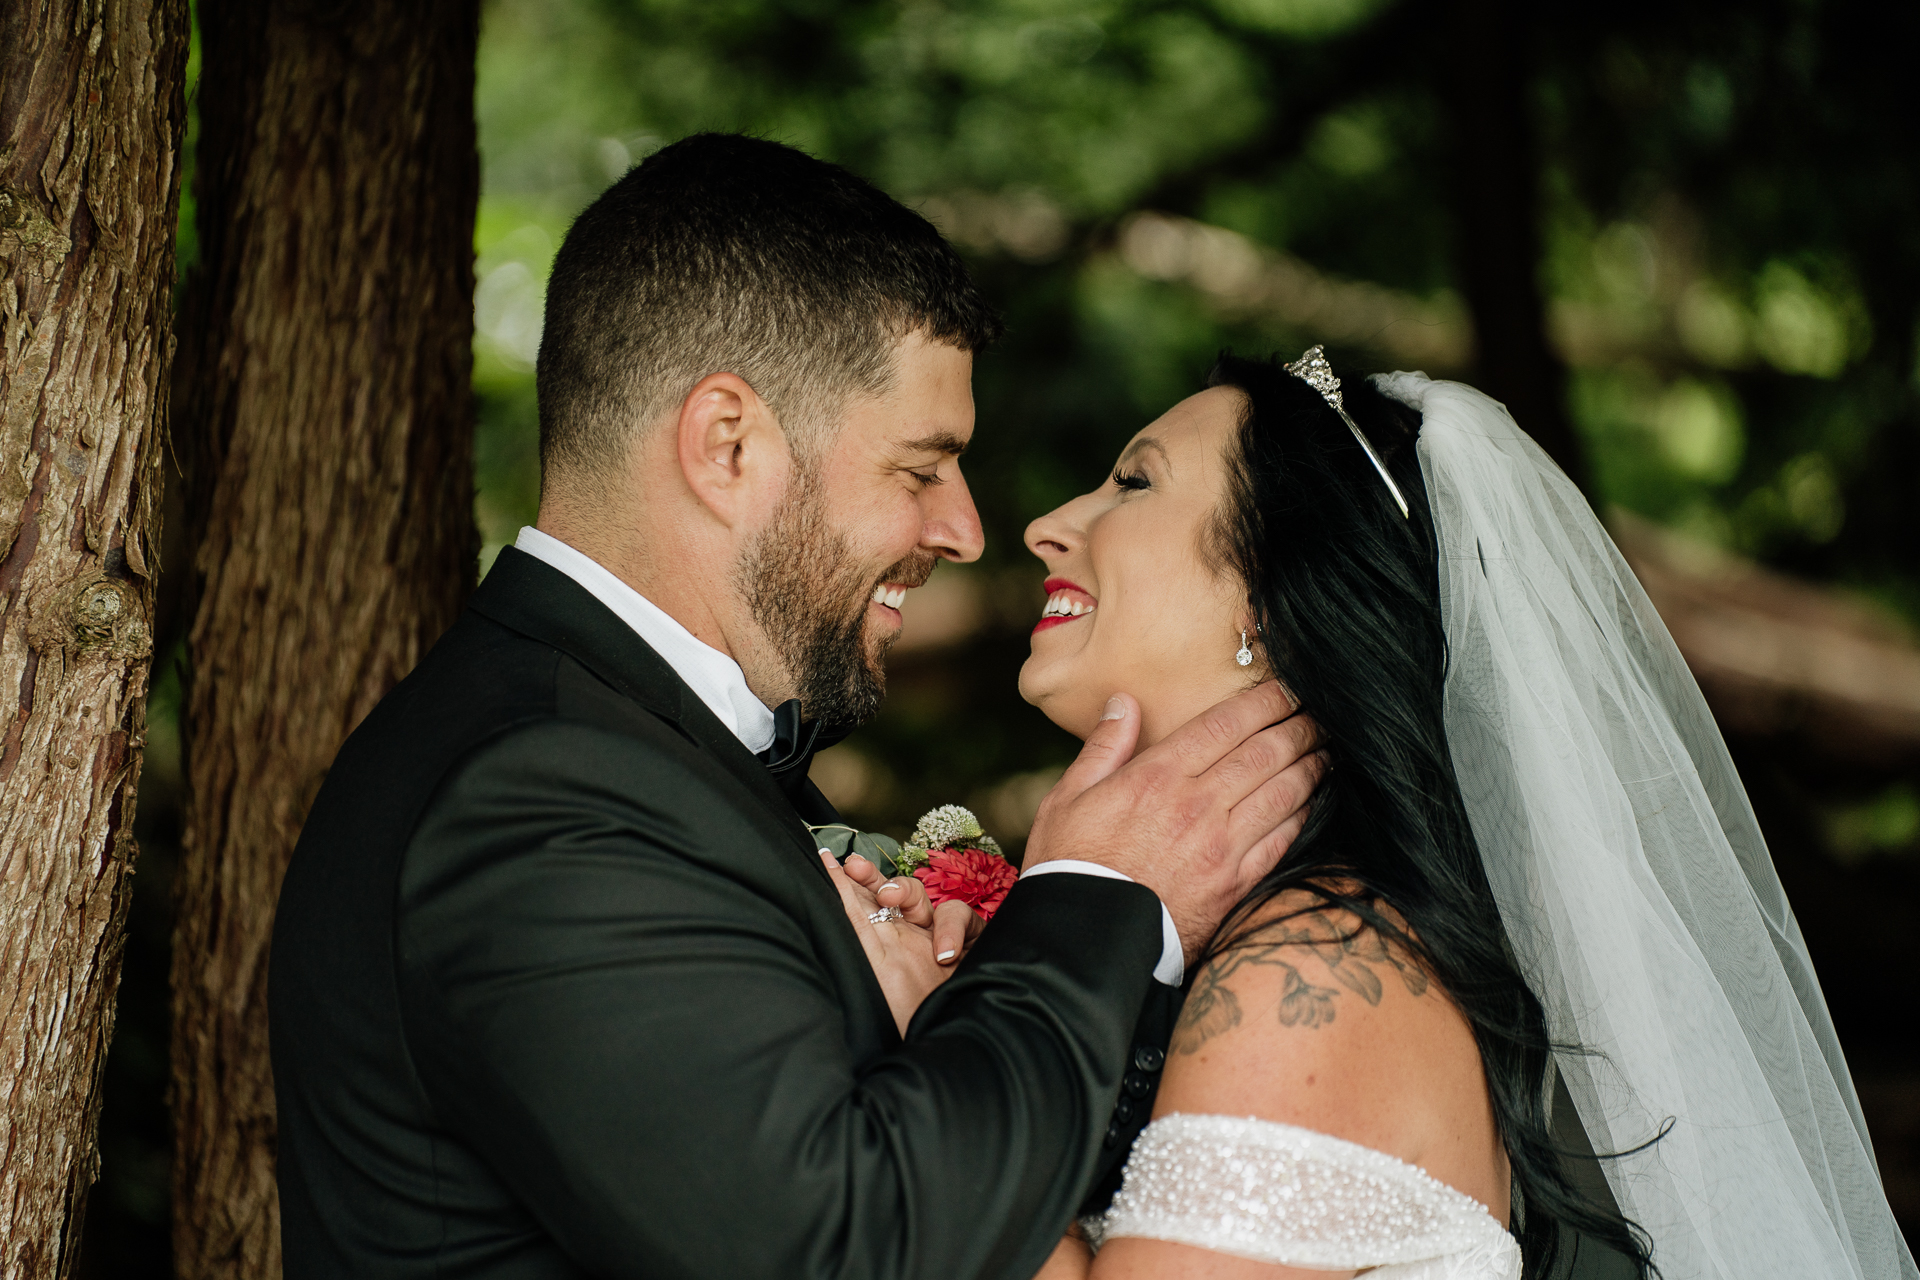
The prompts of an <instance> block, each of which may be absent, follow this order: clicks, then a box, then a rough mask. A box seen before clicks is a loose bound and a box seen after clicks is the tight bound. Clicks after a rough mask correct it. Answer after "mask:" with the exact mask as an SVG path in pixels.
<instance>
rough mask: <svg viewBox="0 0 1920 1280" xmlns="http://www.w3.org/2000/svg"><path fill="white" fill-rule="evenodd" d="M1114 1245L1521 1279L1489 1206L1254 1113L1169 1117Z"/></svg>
mask: <svg viewBox="0 0 1920 1280" xmlns="http://www.w3.org/2000/svg"><path fill="white" fill-rule="evenodd" d="M1100 1228H1101V1229H1100V1231H1099V1235H1100V1237H1101V1238H1102V1239H1103V1240H1107V1241H1110V1240H1114V1239H1117V1238H1119V1237H1123V1236H1141V1237H1146V1238H1149V1239H1154V1240H1169V1241H1174V1242H1176V1243H1179V1244H1187V1245H1194V1246H1196V1247H1198V1248H1202V1249H1211V1250H1213V1251H1215V1252H1218V1253H1228V1254H1233V1255H1236V1256H1238V1257H1242V1258H1251V1259H1254V1260H1256V1261H1260V1262H1271V1263H1276V1264H1280V1265H1284V1266H1293V1267H1306V1268H1313V1269H1319V1270H1329V1271H1345V1270H1360V1269H1363V1268H1380V1269H1379V1270H1377V1271H1373V1272H1371V1273H1370V1280H1519V1276H1520V1250H1519V1246H1518V1244H1517V1243H1516V1242H1515V1241H1514V1238H1513V1236H1512V1235H1510V1234H1509V1233H1508V1232H1507V1230H1506V1228H1504V1227H1502V1226H1501V1225H1500V1223H1499V1221H1498V1220H1497V1219H1495V1218H1494V1217H1493V1215H1492V1214H1490V1213H1488V1212H1487V1209H1486V1206H1484V1205H1482V1204H1481V1203H1480V1202H1479V1201H1477V1200H1475V1199H1473V1198H1472V1197H1471V1196H1468V1195H1466V1194H1465V1193H1463V1192H1460V1191H1456V1190H1455V1189H1454V1188H1452V1187H1449V1186H1447V1185H1446V1184H1445V1183H1442V1182H1439V1181H1437V1180H1435V1179H1434V1178H1432V1177H1431V1176H1429V1175H1428V1174H1427V1173H1426V1172H1425V1171H1424V1170H1422V1169H1419V1168H1416V1167H1415V1166H1413V1165H1410V1164H1407V1163H1405V1162H1404V1161H1401V1160H1398V1159H1396V1158H1394V1157H1393V1156H1390V1155H1387V1154H1386V1153H1385V1152H1381V1151H1375V1150H1373V1149H1372V1148H1370V1147H1363V1146H1360V1145H1358V1144H1356V1143H1352V1142H1348V1141H1346V1140H1344V1139H1341V1138H1335V1137H1331V1136H1329V1135H1327V1134H1324V1133H1316V1132H1314V1131H1313V1130H1310V1129H1302V1128H1298V1127H1296V1126H1293V1125H1285V1124H1277V1123H1275V1122H1273V1121H1270V1120H1260V1119H1255V1118H1252V1117H1244V1118H1243V1117H1239V1116H1218V1115H1184V1114H1179V1113H1176V1114H1173V1115H1168V1116H1162V1117H1161V1118H1160V1119H1158V1120H1156V1121H1154V1122H1153V1123H1152V1124H1150V1125H1148V1126H1147V1128H1146V1131H1145V1132H1144V1133H1142V1134H1141V1135H1140V1140H1139V1142H1138V1143H1136V1144H1135V1146H1134V1149H1133V1154H1132V1156H1131V1157H1130V1158H1129V1159H1128V1162H1127V1172H1126V1182H1125V1184H1124V1185H1123V1186H1122V1188H1121V1190H1120V1193H1119V1195H1117V1196H1116V1197H1115V1198H1114V1202H1113V1207H1112V1208H1111V1209H1110V1210H1109V1211H1108V1212H1107V1215H1106V1218H1105V1220H1104V1221H1103V1222H1102V1223H1101V1224H1100Z"/></svg>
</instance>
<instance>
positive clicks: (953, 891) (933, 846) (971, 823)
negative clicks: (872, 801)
mask: <svg viewBox="0 0 1920 1280" xmlns="http://www.w3.org/2000/svg"><path fill="white" fill-rule="evenodd" d="M808 830H810V831H812V832H813V835H814V838H815V839H816V840H818V841H819V842H820V845H819V847H820V848H822V849H828V850H831V851H832V852H833V856H834V857H836V858H838V859H840V861H842V862H845V861H846V860H847V859H848V858H849V857H851V856H853V855H854V854H856V853H857V854H859V855H860V856H861V857H863V858H865V859H866V860H867V861H868V862H871V863H873V864H874V865H875V866H877V867H879V868H880V870H881V872H882V874H884V875H886V876H889V877H892V876H912V877H914V878H915V879H916V880H918V881H919V882H920V883H921V884H923V885H925V886H926V888H927V897H928V898H929V899H930V900H932V901H933V902H934V903H935V904H936V905H937V904H939V903H942V902H947V901H950V900H953V899H958V900H959V901H961V902H964V903H966V904H967V905H968V906H970V907H972V908H973V909H974V910H975V911H977V912H979V913H980V915H981V916H982V917H983V918H985V919H988V920H991V919H993V913H994V912H995V911H998V910H999V909H1000V904H1001V903H1002V902H1003V901H1005V900H1006V896H1007V890H1009V889H1011V888H1013V882H1014V881H1015V880H1018V879H1019V878H1020V871H1019V868H1017V867H1015V866H1014V865H1013V864H1012V863H1011V862H1008V861H1007V855H1006V854H1005V853H1003V852H1001V849H1000V845H999V842H998V841H996V840H995V839H994V838H993V837H992V836H990V835H988V834H987V833H986V832H985V831H983V830H981V828H980V820H979V819H978V818H975V817H974V816H973V814H972V812H970V811H969V810H966V809H963V808H961V807H960V806H959V805H957V804H943V805H941V806H940V807H939V808H938V809H930V810H928V811H927V812H926V813H925V814H923V815H922V816H921V818H920V821H919V822H917V823H916V824H914V828H913V834H912V835H911V836H909V837H908V838H907V841H906V843H905V844H902V843H901V842H900V841H898V840H894V839H892V838H890V837H888V836H883V835H881V834H879V833H878V832H874V831H860V830H858V829H856V828H854V827H849V826H845V825H842V824H838V823H836V824H833V825H829V826H820V827H809V828H808Z"/></svg>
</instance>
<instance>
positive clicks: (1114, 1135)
mask: <svg viewBox="0 0 1920 1280" xmlns="http://www.w3.org/2000/svg"><path fill="white" fill-rule="evenodd" d="M1100 1145H1102V1146H1104V1147H1105V1148H1106V1149H1107V1150H1109V1151H1111V1150H1113V1149H1114V1148H1115V1147H1117V1146H1119V1145H1120V1126H1119V1125H1117V1124H1110V1125H1108V1126H1107V1136H1106V1139H1105V1140H1104V1141H1103V1142H1102V1143H1101V1144H1100Z"/></svg>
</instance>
